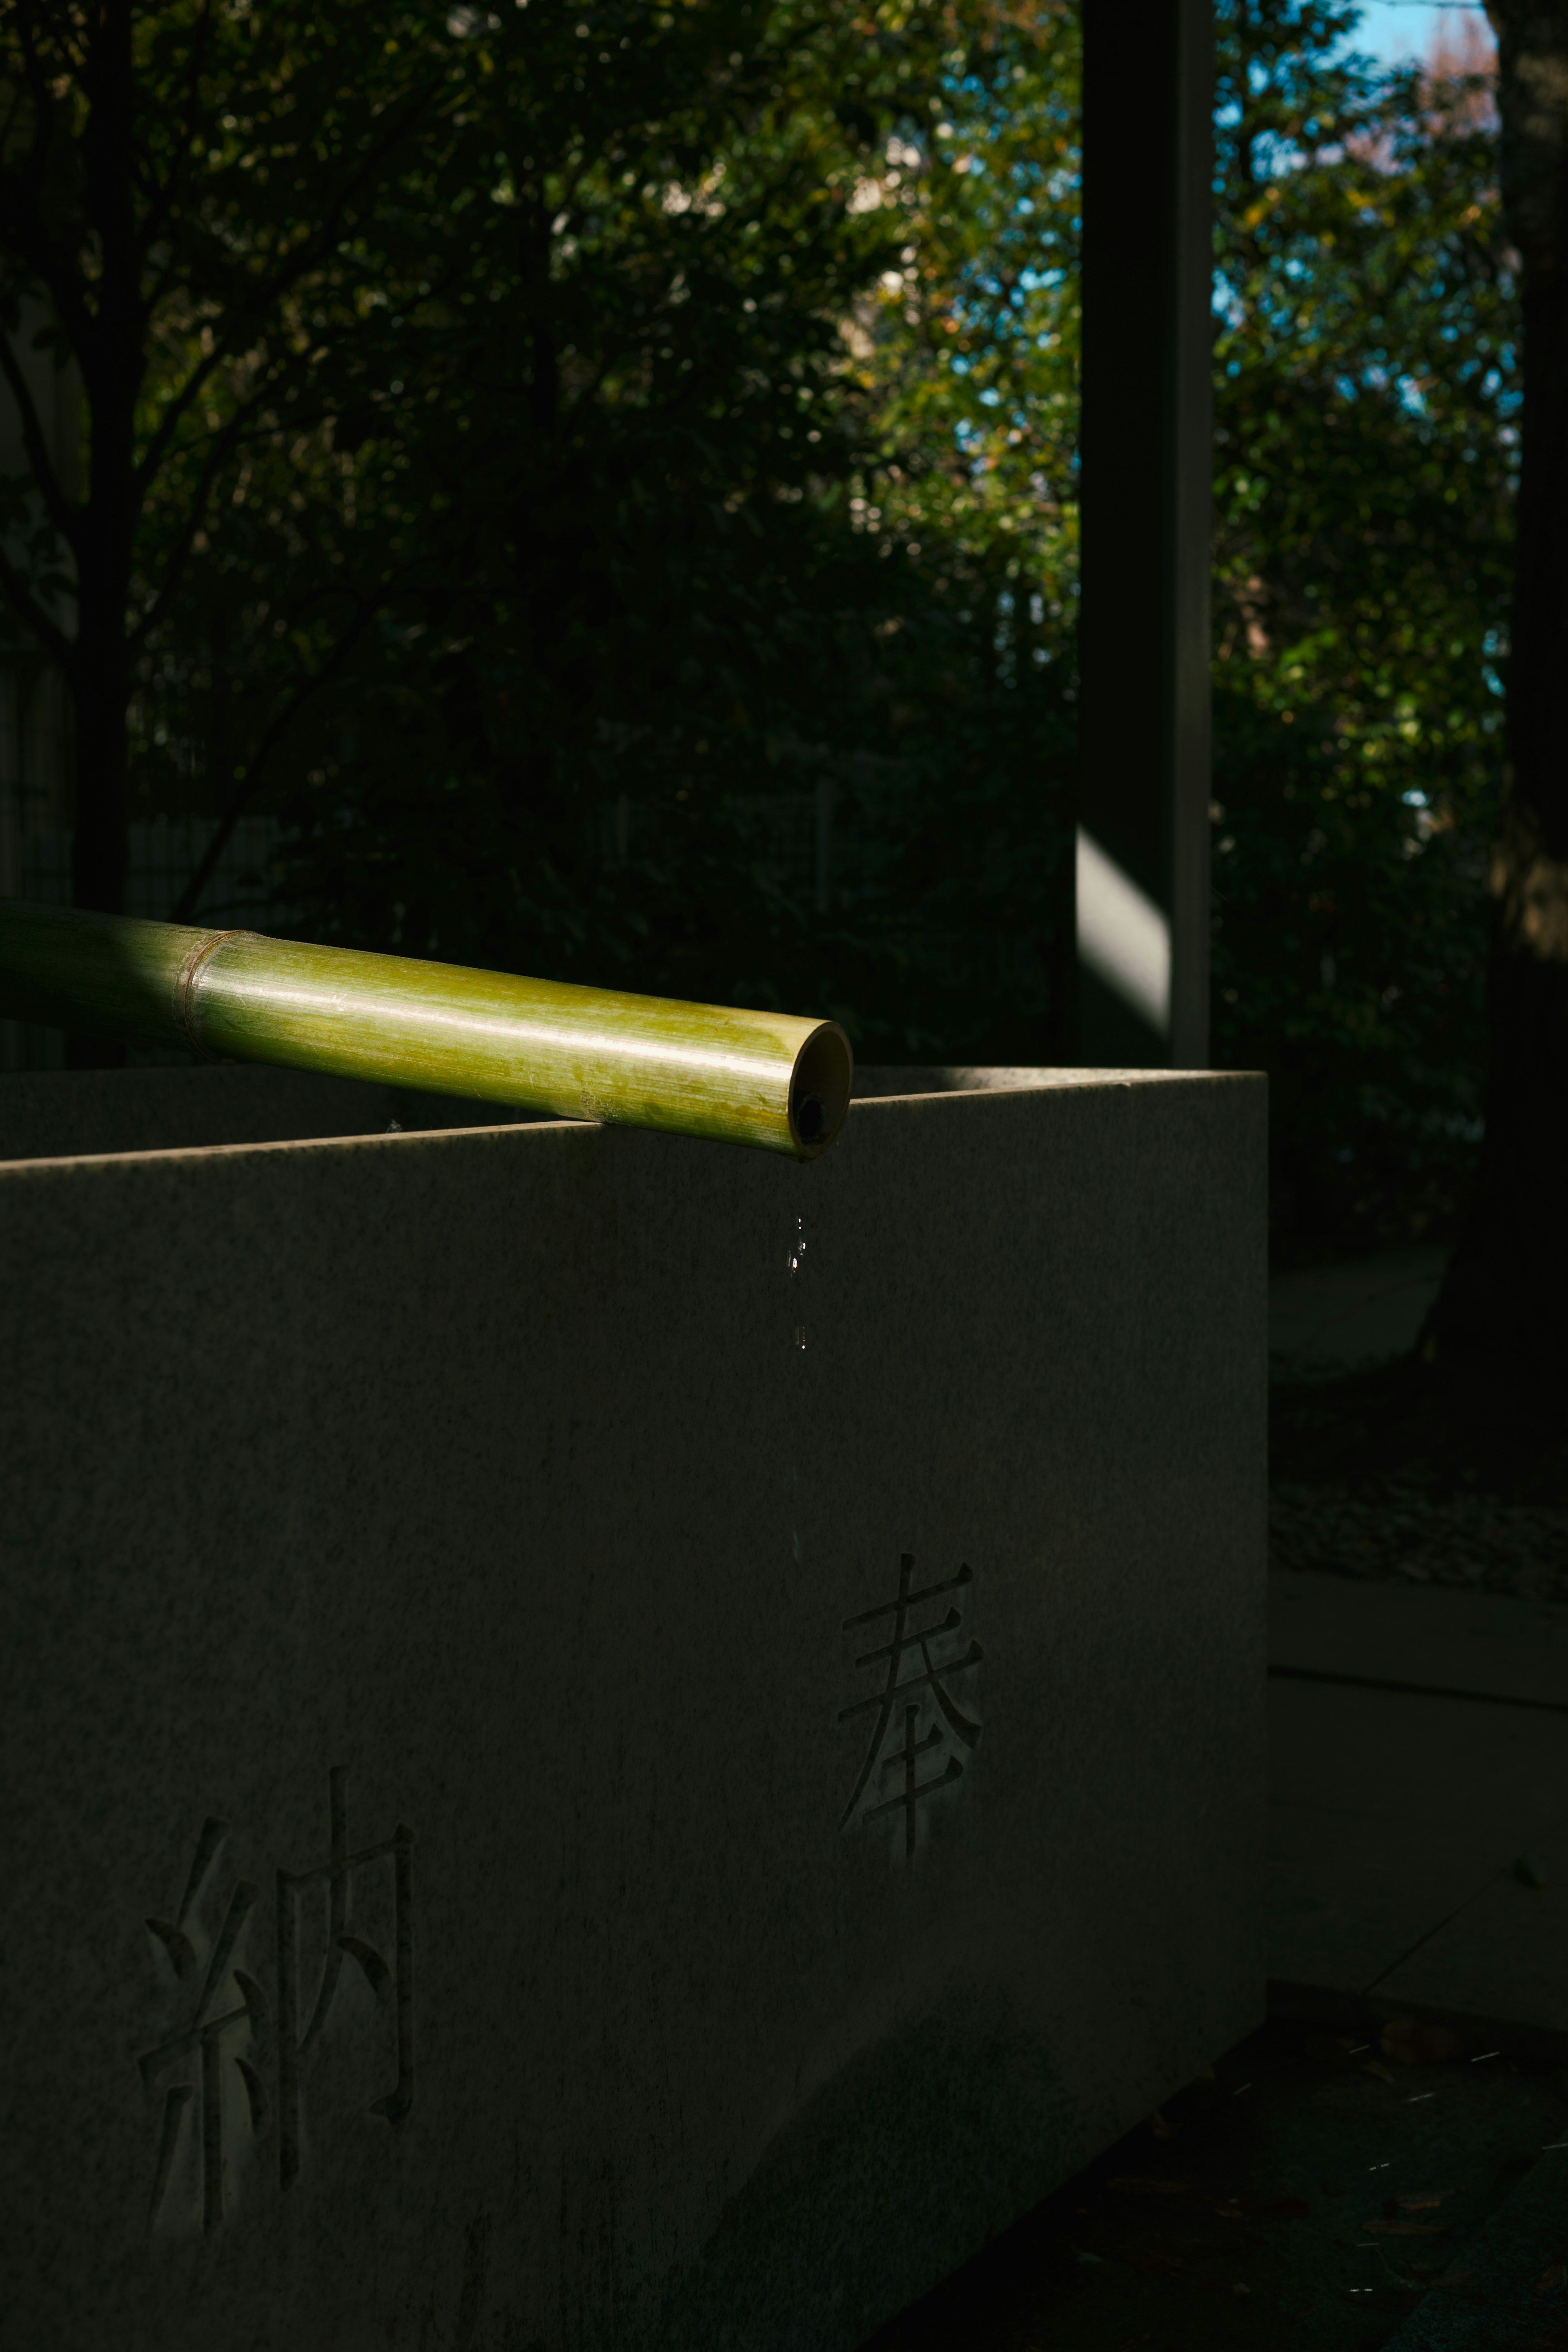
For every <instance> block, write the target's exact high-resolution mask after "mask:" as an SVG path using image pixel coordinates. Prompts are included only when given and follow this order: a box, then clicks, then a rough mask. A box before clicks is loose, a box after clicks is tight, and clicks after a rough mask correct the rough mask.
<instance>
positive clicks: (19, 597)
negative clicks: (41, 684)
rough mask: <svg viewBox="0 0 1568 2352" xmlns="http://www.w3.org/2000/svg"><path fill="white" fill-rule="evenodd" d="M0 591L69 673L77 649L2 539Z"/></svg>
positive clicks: (19, 616) (0, 541)
mask: <svg viewBox="0 0 1568 2352" xmlns="http://www.w3.org/2000/svg"><path fill="white" fill-rule="evenodd" d="M0 589H4V591H5V597H6V600H7V602H8V603H9V604H10V605H11V607H12V609H13V611H14V612H15V613H16V615H17V617H18V618H19V619H20V621H21V622H22V624H23V625H24V627H26V628H29V629H31V630H32V632H33V634H34V635H35V636H36V637H37V639H38V640H39V642H40V643H41V644H42V645H43V646H44V647H45V649H46V650H47V652H48V653H49V654H50V655H51V656H52V657H53V658H54V660H56V661H57V662H58V663H59V665H60V667H61V668H62V669H68V668H69V667H70V665H71V662H72V660H73V658H74V656H75V654H76V647H75V646H74V645H73V644H72V643H71V641H70V639H69V637H68V636H67V635H66V633H65V631H64V630H63V629H62V628H61V627H60V625H59V623H58V621H55V620H52V619H51V618H50V616H49V614H47V613H46V612H45V610H44V608H43V606H42V605H41V604H39V602H38V600H37V597H36V596H35V595H34V593H33V591H32V589H31V587H30V586H29V585H28V583H27V582H26V580H25V579H24V578H23V576H22V574H21V573H20V572H18V571H17V569H16V565H15V564H14V563H13V562H12V561H11V558H10V556H9V555H8V554H7V552H6V551H5V541H4V540H3V539H0Z"/></svg>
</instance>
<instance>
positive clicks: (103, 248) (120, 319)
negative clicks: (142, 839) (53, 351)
mask: <svg viewBox="0 0 1568 2352" xmlns="http://www.w3.org/2000/svg"><path fill="white" fill-rule="evenodd" d="M92 63H93V74H92V83H93V89H92V110H91V114H90V117H89V124H88V132H87V139H86V143H85V160H86V169H87V184H88V208H89V217H90V219H91V221H92V224H93V226H94V228H95V229H96V231H97V235H98V240H99V248H100V254H101V257H102V267H101V271H100V284H99V298H98V304H97V316H96V318H95V320H94V321H93V331H92V334H91V337H90V340H89V346H88V348H87V349H86V350H84V351H83V352H80V353H79V359H80V362H81V365H82V373H83V377H84V380H85V383H86V387H87V402H88V412H89V418H90V435H89V462H90V467H91V472H90V476H89V488H88V497H87V504H86V508H85V509H84V511H83V515H82V522H83V525H84V529H83V531H82V535H81V538H80V540H79V543H78V550H77V572H78V578H77V635H76V646H75V652H74V657H73V659H72V662H71V665H70V672H69V683H70V691H71V701H72V706H73V714H74V718H75V721H76V809H75V815H74V826H75V834H74V839H73V842H72V848H71V896H72V898H73V900H74V903H75V904H76V905H77V906H79V907H82V908H90V909H91V910H92V911H93V912H95V913H97V914H105V915H119V914H123V913H124V911H125V886H126V881H127V879H128V877H129V872H130V865H131V838H130V834H131V809H130V798H129V792H128V783H129V776H128V766H129V761H128V750H127V744H126V740H125V726H126V718H127V714H128V711H129V708H130V700H131V649H130V643H129V625H130V614H129V609H128V607H129V602H130V587H131V568H132V541H133V537H134V532H135V520H136V503H137V500H136V487H135V464H136V458H135V413H136V395H137V390H138V387H139V385H140V383H141V381H142V373H143V371H144V368H145V364H146V362H145V358H144V355H143V352H142V334H143V328H144V321H143V320H142V312H141V284H140V274H141V272H140V255H139V252H138V249H137V243H136V234H135V188H134V182H133V171H132V145H131V133H132V110H133V108H134V105H135V85H134V77H133V73H132V36H131V11H130V9H129V8H110V9H109V10H108V11H106V12H105V15H104V16H103V18H102V21H101V24H100V27H99V32H98V37H97V40H96V42H95V44H94V54H93V60H92ZM67 1052H68V1059H69V1060H70V1062H71V1063H72V1064H73V1066H78V1067H81V1066H86V1067H93V1066H102V1065H104V1064H106V1063H120V1062H123V1061H124V1059H125V1049H124V1047H123V1045H120V1044H118V1043H116V1042H115V1041H113V1040H110V1039H105V1038H97V1037H88V1036H75V1035H73V1036H71V1037H70V1038H68V1041H67Z"/></svg>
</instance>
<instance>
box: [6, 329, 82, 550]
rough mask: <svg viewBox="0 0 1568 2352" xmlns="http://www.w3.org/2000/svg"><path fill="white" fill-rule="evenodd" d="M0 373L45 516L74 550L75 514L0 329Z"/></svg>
mask: <svg viewBox="0 0 1568 2352" xmlns="http://www.w3.org/2000/svg"><path fill="white" fill-rule="evenodd" d="M0 375H4V377H5V383H6V386H7V388H8V390H9V392H10V394H11V397H12V399H13V400H14V401H15V402H16V407H17V411H18V413H19V414H20V416H21V419H22V446H23V447H24V448H25V449H26V453H27V463H28V464H29V465H30V466H31V467H32V469H33V480H34V482H35V483H36V485H37V488H38V490H39V492H40V494H41V496H42V498H43V501H44V504H45V506H46V507H47V509H48V513H49V520H50V521H51V522H52V523H53V524H54V527H55V529H56V530H58V532H59V534H60V537H61V538H62V539H63V540H64V541H66V542H67V544H68V546H69V547H70V548H71V550H72V551H73V552H74V551H76V546H77V533H78V528H79V524H78V517H77V515H76V513H75V511H74V510H73V509H72V507H71V504H70V501H69V499H68V498H67V497H66V494H65V492H64V491H63V490H62V489H61V488H60V482H59V476H58V474H57V473H56V471H55V461H54V457H53V453H52V452H51V450H50V448H49V445H48V443H47V440H46V439H45V438H44V428H43V425H42V422H41V420H40V418H39V415H38V410H37V402H36V401H35V400H34V398H33V390H32V386H31V385H30V384H29V383H28V382H27V379H26V376H25V375H24V374H23V373H22V371H21V369H20V368H19V367H18V366H17V364H16V352H14V351H13V350H12V348H11V338H10V336H9V335H8V334H5V332H4V331H0Z"/></svg>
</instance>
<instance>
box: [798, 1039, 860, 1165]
mask: <svg viewBox="0 0 1568 2352" xmlns="http://www.w3.org/2000/svg"><path fill="white" fill-rule="evenodd" d="M854 1075H855V1056H854V1055H853V1054H852V1052H851V1051H850V1046H849V1040H848V1038H847V1036H846V1035H845V1034H844V1032H843V1030H842V1029H840V1028H839V1026H838V1024H837V1022H836V1021H825V1022H824V1023H823V1024H822V1026H821V1028H820V1029H816V1030H814V1031H813V1032H812V1034H811V1035H810V1036H809V1037H808V1038H807V1039H806V1041H805V1045H803V1046H802V1047H801V1049H800V1052H799V1053H798V1054H797V1055H796V1056H795V1069H794V1072H793V1074H792V1076H791V1078H790V1087H789V1124H790V1132H791V1134H792V1135H793V1136H794V1138H795V1148H796V1150H798V1151H799V1152H800V1154H801V1156H802V1158H803V1159H806V1160H815V1159H816V1156H817V1154H818V1153H819V1152H823V1151H826V1149H827V1147H828V1145H829V1144H830V1143H831V1142H832V1141H833V1139H834V1137H835V1136H836V1135H837V1132H838V1130H839V1129H840V1128H841V1127H842V1126H843V1124H844V1120H845V1116H846V1114H847V1111H848V1108H849V1089H850V1086H851V1084H852V1083H853V1079H854Z"/></svg>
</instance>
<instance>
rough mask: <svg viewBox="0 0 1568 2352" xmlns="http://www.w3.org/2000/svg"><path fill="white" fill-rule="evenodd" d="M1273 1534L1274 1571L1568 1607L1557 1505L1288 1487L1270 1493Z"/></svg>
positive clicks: (1565, 1536)
mask: <svg viewBox="0 0 1568 2352" xmlns="http://www.w3.org/2000/svg"><path fill="white" fill-rule="evenodd" d="M1268 1537H1269V1556H1270V1559H1271V1560H1272V1563H1273V1565H1274V1566H1275V1567H1276V1568H1310V1569H1321V1570H1327V1571H1328V1572H1329V1573H1330V1574H1331V1575H1335V1576H1355V1577H1381V1578H1385V1579H1388V1580H1392V1581H1395V1582H1404V1583H1409V1584H1447V1585H1460V1586H1464V1587H1466V1588H1468V1590H1470V1591H1485V1592H1508V1593H1513V1594H1515V1595H1517V1596H1518V1597H1520V1598H1521V1599H1524V1600H1530V1601H1568V1509H1563V1508H1560V1507H1554V1506H1552V1505H1550V1504H1545V1503H1510V1502H1504V1501H1501V1500H1500V1499H1499V1498H1498V1497H1496V1496H1490V1495H1485V1494H1458V1495H1442V1494H1432V1493H1430V1492H1427V1491H1424V1490H1423V1488H1422V1487H1421V1486H1415V1485H1413V1484H1405V1483H1401V1482H1399V1481H1396V1480H1390V1481H1389V1482H1388V1483H1387V1485H1386V1486H1383V1487H1382V1488H1381V1490H1380V1489H1378V1488H1376V1487H1373V1488H1371V1489H1369V1488H1368V1487H1367V1486H1365V1485H1364V1484H1362V1483H1360V1482H1358V1483H1357V1485H1356V1486H1354V1487H1353V1488H1352V1486H1348V1485H1334V1484H1329V1485H1324V1486H1307V1485H1301V1484H1294V1483H1289V1482H1281V1483H1279V1484H1277V1485H1276V1486H1274V1487H1273V1488H1272V1490H1271V1492H1270V1496H1269V1505H1268Z"/></svg>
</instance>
